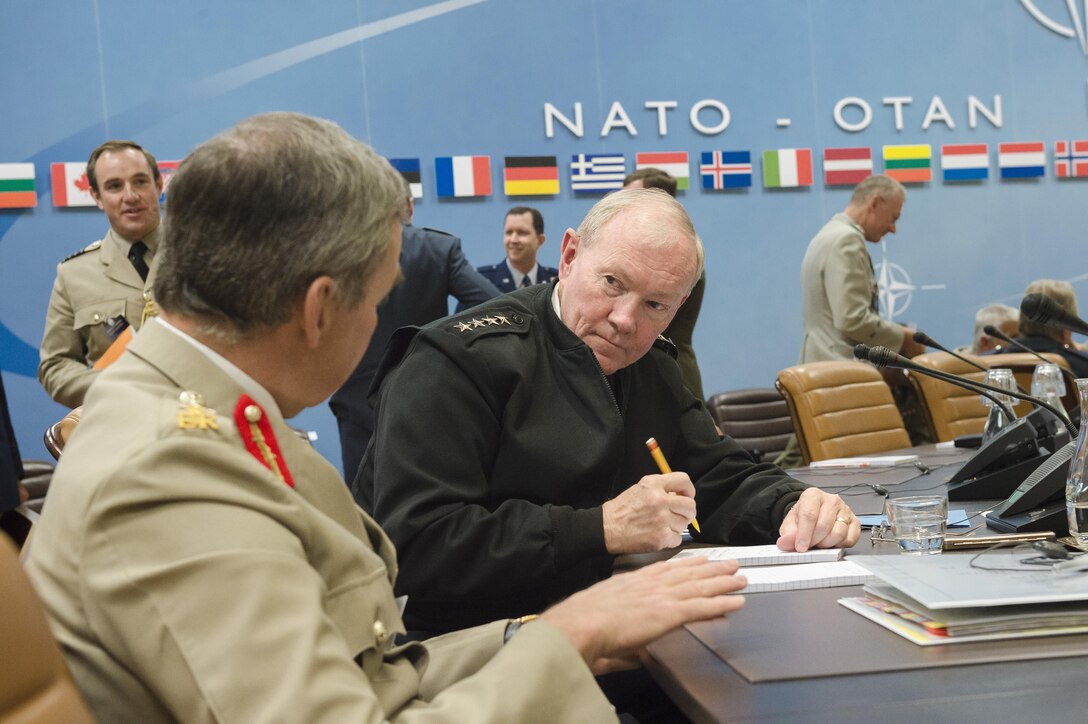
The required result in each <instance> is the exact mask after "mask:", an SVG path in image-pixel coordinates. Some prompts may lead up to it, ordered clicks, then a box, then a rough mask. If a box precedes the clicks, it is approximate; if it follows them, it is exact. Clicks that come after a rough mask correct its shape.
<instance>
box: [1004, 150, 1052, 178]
mask: <svg viewBox="0 0 1088 724" xmlns="http://www.w3.org/2000/svg"><path fill="white" fill-rule="evenodd" d="M997 165H998V166H1000V167H1001V178H1040V177H1042V175H1043V174H1044V173H1045V169H1046V147H1045V145H1044V144H1043V142H1042V141H1029V142H1027V143H1001V144H998V147H997Z"/></svg>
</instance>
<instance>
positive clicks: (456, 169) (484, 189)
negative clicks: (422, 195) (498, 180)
mask: <svg viewBox="0 0 1088 724" xmlns="http://www.w3.org/2000/svg"><path fill="white" fill-rule="evenodd" d="M434 175H435V186H436V187H437V191H438V195H439V197H442V198H450V197H455V196H456V197H465V196H490V195H491V157H490V156H440V157H438V158H436V159H435V160H434Z"/></svg>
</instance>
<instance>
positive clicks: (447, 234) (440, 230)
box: [421, 226, 453, 236]
mask: <svg viewBox="0 0 1088 724" xmlns="http://www.w3.org/2000/svg"><path fill="white" fill-rule="evenodd" d="M421 228H422V229H423V230H424V231H429V232H431V233H432V234H441V235H442V236H453V234H451V233H450V232H448V231H442V229H432V228H431V227H429V226H424V227H421Z"/></svg>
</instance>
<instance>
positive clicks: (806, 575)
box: [673, 545, 875, 594]
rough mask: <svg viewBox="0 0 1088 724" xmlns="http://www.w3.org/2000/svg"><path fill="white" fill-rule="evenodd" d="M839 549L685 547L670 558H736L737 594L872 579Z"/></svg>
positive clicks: (838, 584) (854, 584) (869, 573)
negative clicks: (741, 583) (742, 584)
mask: <svg viewBox="0 0 1088 724" xmlns="http://www.w3.org/2000/svg"><path fill="white" fill-rule="evenodd" d="M844 553H845V551H843V549H841V548H821V549H816V550H810V551H805V552H804V553H797V552H796V551H782V550H779V549H778V548H777V547H776V546H773V545H766V546H722V547H718V548H689V549H687V550H683V551H680V552H679V553H677V554H676V555H675V556H673V559H674V560H675V559H678V558H691V557H693V556H703V557H706V558H709V559H711V560H736V561H738V562H739V563H740V565H741V570H740V572H741V573H742V574H743V575H744V576H745V577H746V578H747V579H748V586H747V588H745V589H744V590H743V591H740V593H745V594H747V593H766V592H770V591H797V590H801V589H805V588H832V587H835V586H860V585H862V584H865V583H870V582H872V581H873V580H875V576H874V575H873V574H872V573H871V572H869V570H867V569H865V568H862V567H861V566H859V565H857V564H856V563H853V562H851V561H848V560H843V554H844Z"/></svg>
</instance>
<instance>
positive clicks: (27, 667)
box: [0, 536, 94, 724]
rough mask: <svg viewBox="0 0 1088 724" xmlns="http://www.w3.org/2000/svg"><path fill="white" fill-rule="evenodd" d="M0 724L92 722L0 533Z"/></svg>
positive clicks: (36, 598)
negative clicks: (0, 599)
mask: <svg viewBox="0 0 1088 724" xmlns="http://www.w3.org/2000/svg"><path fill="white" fill-rule="evenodd" d="M0 588H2V589H3V591H4V608H5V610H4V612H3V615H0V651H3V656H0V722H4V723H11V724H15V723H16V722H19V723H23V722H26V723H27V724H29V723H30V722H75V723H77V724H81V723H82V722H93V721H94V719H93V718H92V717H91V714H90V712H89V711H88V710H87V707H86V705H85V704H84V703H83V699H82V697H81V696H80V695H79V691H78V690H77V689H76V686H75V683H74V682H73V681H72V677H71V676H70V675H69V673H68V668H67V667H66V666H65V664H64V658H63V657H62V656H61V653H60V648H59V647H58V646H57V642H56V640H55V639H54V638H53V635H52V633H51V632H50V631H49V624H47V623H46V620H45V615H44V612H43V611H42V605H41V602H40V601H39V600H38V597H37V595H36V594H35V593H34V589H33V588H32V587H31V585H30V581H29V580H28V579H27V577H26V574H25V573H24V572H23V570H22V566H21V565H20V563H19V558H18V556H17V555H16V553H15V548H14V546H12V544H11V543H10V542H9V541H8V540H7V538H5V537H4V536H0Z"/></svg>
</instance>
